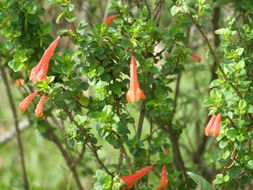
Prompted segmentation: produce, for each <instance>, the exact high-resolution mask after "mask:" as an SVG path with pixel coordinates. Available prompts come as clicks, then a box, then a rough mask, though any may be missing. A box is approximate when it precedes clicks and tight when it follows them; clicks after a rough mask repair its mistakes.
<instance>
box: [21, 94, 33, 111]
mask: <svg viewBox="0 0 253 190" xmlns="http://www.w3.org/2000/svg"><path fill="white" fill-rule="evenodd" d="M37 95H38V92H34V93H32V94H30V95H29V96H27V97H26V98H25V99H24V100H23V101H22V102H20V104H19V106H18V107H19V109H20V111H25V110H26V108H27V107H28V106H29V104H30V103H31V101H32V100H33V99H34V98H35V97H36V96H37Z"/></svg>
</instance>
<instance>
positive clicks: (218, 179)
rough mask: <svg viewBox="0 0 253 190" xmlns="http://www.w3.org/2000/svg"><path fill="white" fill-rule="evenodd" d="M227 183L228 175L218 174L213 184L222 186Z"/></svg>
mask: <svg viewBox="0 0 253 190" xmlns="http://www.w3.org/2000/svg"><path fill="white" fill-rule="evenodd" d="M228 181H229V176H228V175H225V176H224V175H223V174H218V175H217V176H216V178H215V180H214V182H213V183H214V184H222V183H226V182H228Z"/></svg>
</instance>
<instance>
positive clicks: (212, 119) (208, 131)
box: [205, 114, 217, 136]
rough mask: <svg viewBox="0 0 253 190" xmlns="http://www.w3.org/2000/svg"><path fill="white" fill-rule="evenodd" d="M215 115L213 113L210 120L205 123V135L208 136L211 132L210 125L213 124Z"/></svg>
mask: <svg viewBox="0 0 253 190" xmlns="http://www.w3.org/2000/svg"><path fill="white" fill-rule="evenodd" d="M216 116H217V115H215V114H213V115H212V117H211V119H210V121H209V122H208V124H207V126H206V128H205V135H206V136H209V135H211V134H212V132H211V129H212V126H213V124H214V121H215V119H216Z"/></svg>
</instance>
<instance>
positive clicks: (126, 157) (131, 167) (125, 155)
mask: <svg viewBox="0 0 253 190" xmlns="http://www.w3.org/2000/svg"><path fill="white" fill-rule="evenodd" d="M122 151H123V155H124V158H125V159H126V162H127V165H128V167H129V169H130V171H131V173H132V174H133V173H134V170H133V165H132V162H131V159H130V157H129V156H128V155H127V152H126V149H125V147H124V146H122Z"/></svg>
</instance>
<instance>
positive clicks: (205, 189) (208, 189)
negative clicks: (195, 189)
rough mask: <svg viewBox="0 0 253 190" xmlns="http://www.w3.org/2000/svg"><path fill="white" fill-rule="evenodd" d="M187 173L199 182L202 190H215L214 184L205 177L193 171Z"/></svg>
mask: <svg viewBox="0 0 253 190" xmlns="http://www.w3.org/2000/svg"><path fill="white" fill-rule="evenodd" d="M187 174H188V175H189V176H190V178H192V180H193V181H195V182H196V183H197V184H199V185H200V187H201V189H202V190H214V188H213V187H212V185H211V184H210V183H209V182H208V181H206V180H205V179H204V178H203V177H201V176H199V175H196V174H194V173H192V172H187Z"/></svg>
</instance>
